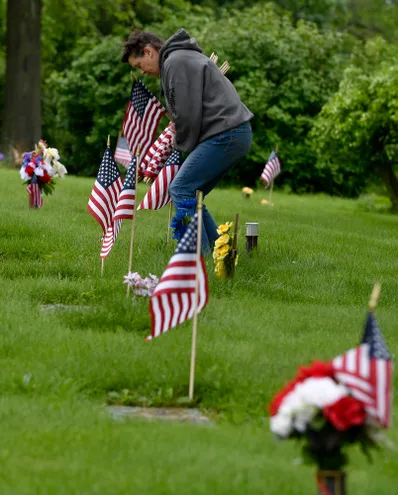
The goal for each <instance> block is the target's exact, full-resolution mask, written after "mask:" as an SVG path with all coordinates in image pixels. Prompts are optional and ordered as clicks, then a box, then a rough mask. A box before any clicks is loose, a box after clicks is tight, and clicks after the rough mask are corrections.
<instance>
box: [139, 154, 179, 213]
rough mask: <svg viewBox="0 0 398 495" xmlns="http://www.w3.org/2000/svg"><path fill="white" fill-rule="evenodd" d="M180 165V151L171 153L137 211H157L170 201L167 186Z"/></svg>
mask: <svg viewBox="0 0 398 495" xmlns="http://www.w3.org/2000/svg"><path fill="white" fill-rule="evenodd" d="M181 165H182V155H181V152H180V151H177V150H175V151H173V153H172V154H171V155H170V157H169V158H168V160H167V162H166V164H165V166H164V167H163V168H162V170H161V171H160V174H159V175H158V176H157V178H156V180H155V182H154V183H153V184H152V185H151V187H150V189H149V191H148V192H147V193H146V194H145V196H144V199H143V200H142V201H141V203H140V205H139V207H138V209H139V210H159V209H160V208H163V206H166V205H167V204H168V203H170V201H171V197H170V194H169V186H170V184H171V183H172V182H173V179H174V177H175V176H176V175H177V172H178V171H179V170H180V168H181Z"/></svg>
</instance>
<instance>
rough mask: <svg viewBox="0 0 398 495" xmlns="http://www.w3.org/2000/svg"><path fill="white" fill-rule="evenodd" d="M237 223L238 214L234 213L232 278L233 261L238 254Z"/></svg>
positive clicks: (233, 274) (233, 272) (233, 273)
mask: <svg viewBox="0 0 398 495" xmlns="http://www.w3.org/2000/svg"><path fill="white" fill-rule="evenodd" d="M238 223H239V214H238V213H235V221H234V239H233V241H232V279H233V278H234V276H235V261H236V258H237V256H238V250H237V246H238Z"/></svg>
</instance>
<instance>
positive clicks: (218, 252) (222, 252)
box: [214, 244, 230, 260]
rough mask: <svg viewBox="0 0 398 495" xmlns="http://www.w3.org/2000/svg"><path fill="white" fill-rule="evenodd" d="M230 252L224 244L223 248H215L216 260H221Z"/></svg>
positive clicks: (228, 247)
mask: <svg viewBox="0 0 398 495" xmlns="http://www.w3.org/2000/svg"><path fill="white" fill-rule="evenodd" d="M229 251H230V246H229V245H228V244H225V245H224V246H221V247H217V248H216V249H215V250H214V252H215V253H216V258H215V259H216V260H223V259H224V258H225V257H226V256H227V254H228V253H229Z"/></svg>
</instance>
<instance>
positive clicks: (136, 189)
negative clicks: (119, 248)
mask: <svg viewBox="0 0 398 495" xmlns="http://www.w3.org/2000/svg"><path fill="white" fill-rule="evenodd" d="M140 152H141V147H140V145H138V147H137V153H136V154H135V156H136V158H137V160H136V162H135V198H136V201H137V192H138V181H137V177H138V168H139V166H140ZM136 216H137V210H136V205H134V215H133V219H132V220H131V237H130V256H129V271H128V273H130V272H131V268H132V266H133V247H134V227H135V217H136ZM129 294H130V285H129V284H127V297H128V296H129Z"/></svg>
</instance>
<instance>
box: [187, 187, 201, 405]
mask: <svg viewBox="0 0 398 495" xmlns="http://www.w3.org/2000/svg"><path fill="white" fill-rule="evenodd" d="M197 198H198V205H197V212H198V238H197V246H196V281H195V304H194V313H193V326H192V350H191V371H190V374H189V398H190V400H193V391H194V383H195V360H196V334H197V329H198V306H199V276H200V270H199V267H200V263H201V254H202V201H203V193H202V191H198V196H197Z"/></svg>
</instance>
